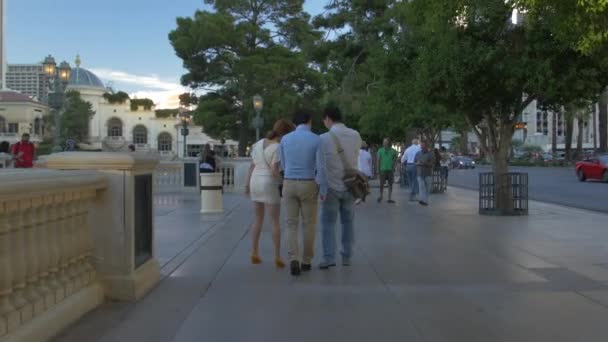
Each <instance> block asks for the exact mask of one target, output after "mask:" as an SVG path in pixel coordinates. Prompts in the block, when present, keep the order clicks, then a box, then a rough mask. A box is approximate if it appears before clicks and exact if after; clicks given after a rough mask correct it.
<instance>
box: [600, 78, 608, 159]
mask: <svg viewBox="0 0 608 342" xmlns="http://www.w3.org/2000/svg"><path fill="white" fill-rule="evenodd" d="M599 107H600V110H599V118H598V119H599V127H598V128H599V129H598V130H599V135H600V152H602V153H605V152H608V89H606V91H604V93H603V94H602V96H601V97H600V103H599Z"/></svg>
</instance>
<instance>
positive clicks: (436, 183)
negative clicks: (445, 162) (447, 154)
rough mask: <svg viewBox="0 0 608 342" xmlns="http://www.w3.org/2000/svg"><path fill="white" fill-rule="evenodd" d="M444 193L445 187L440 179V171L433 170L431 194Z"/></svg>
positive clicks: (441, 178)
mask: <svg viewBox="0 0 608 342" xmlns="http://www.w3.org/2000/svg"><path fill="white" fill-rule="evenodd" d="M444 192H445V185H444V182H443V177H441V169H433V186H432V187H431V193H433V194H441V193H444Z"/></svg>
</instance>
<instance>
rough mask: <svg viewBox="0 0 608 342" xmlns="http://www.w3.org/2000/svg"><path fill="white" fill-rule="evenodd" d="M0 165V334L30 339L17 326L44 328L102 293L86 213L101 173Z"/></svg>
mask: <svg viewBox="0 0 608 342" xmlns="http://www.w3.org/2000/svg"><path fill="white" fill-rule="evenodd" d="M2 172H3V174H2V177H3V181H2V183H0V341H4V340H5V339H4V337H3V336H7V337H6V338H7V339H8V340H11V341H12V340H17V341H22V340H23V341H30V340H32V336H31V335H28V336H27V337H24V336H25V335H20V333H22V332H23V331H30V332H32V331H33V332H34V333H35V334H36V335H35V336H38V338H39V336H42V335H46V336H52V335H53V334H55V333H58V332H59V331H60V330H61V329H62V328H64V327H65V324H67V323H70V322H65V317H66V316H65V315H68V316H69V314H68V312H70V310H71V314H72V315H73V314H74V312H78V311H80V310H82V312H80V314H83V313H84V312H86V311H88V310H90V309H92V308H94V307H95V306H97V305H99V304H101V301H102V300H103V291H102V290H101V286H100V285H99V284H98V283H97V275H96V271H95V268H94V267H93V260H92V255H93V244H92V239H91V225H90V222H89V219H88V217H89V212H90V211H91V209H92V201H93V200H94V199H95V197H96V196H97V193H98V191H100V190H103V189H104V188H105V179H104V178H103V176H101V175H99V174H97V173H94V172H93V173H92V172H73V171H71V172H68V171H66V172H58V171H48V170H38V171H27V172H25V173H24V172H22V171H18V170H14V171H9V170H5V171H2ZM62 310H63V315H62V314H61V313H62ZM51 311H52V312H53V314H52V315H51V316H45V317H46V318H42V317H43V316H44V315H45V313H46V312H51ZM57 318H60V319H61V320H63V321H62V323H64V325H61V324H57V321H54V320H53V319H57ZM53 323H55V324H53ZM25 325H33V326H34V328H32V327H31V326H30V328H28V329H24V326H25ZM38 338H37V339H35V340H38Z"/></svg>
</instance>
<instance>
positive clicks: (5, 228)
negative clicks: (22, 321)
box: [0, 204, 19, 336]
mask: <svg viewBox="0 0 608 342" xmlns="http://www.w3.org/2000/svg"><path fill="white" fill-rule="evenodd" d="M10 234H11V227H10V225H9V221H8V213H7V208H6V206H5V205H4V204H0V275H2V276H1V277H0V336H2V335H4V334H6V333H8V332H9V331H11V330H12V329H14V328H15V327H16V325H18V324H19V315H18V313H17V312H16V311H15V307H14V306H13V305H12V304H11V301H10V296H11V294H12V292H13V274H12V272H11V259H12V258H13V257H14V255H13V251H14V249H13V248H12V247H11V244H10V241H9V240H10ZM15 314H17V315H15Z"/></svg>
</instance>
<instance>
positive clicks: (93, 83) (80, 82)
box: [68, 66, 106, 90]
mask: <svg viewBox="0 0 608 342" xmlns="http://www.w3.org/2000/svg"><path fill="white" fill-rule="evenodd" d="M68 86H69V87H71V88H94V89H100V90H105V88H106V87H105V86H104V85H103V82H101V80H100V79H99V77H97V75H95V74H94V73H92V72H90V71H89V70H87V69H85V68H81V67H80V66H77V67H76V68H74V69H72V74H71V75H70V82H69V84H68Z"/></svg>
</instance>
